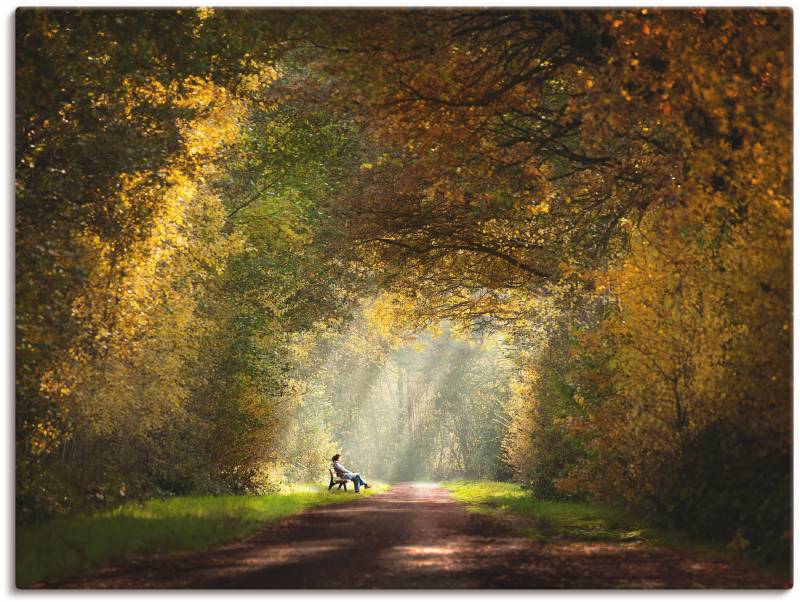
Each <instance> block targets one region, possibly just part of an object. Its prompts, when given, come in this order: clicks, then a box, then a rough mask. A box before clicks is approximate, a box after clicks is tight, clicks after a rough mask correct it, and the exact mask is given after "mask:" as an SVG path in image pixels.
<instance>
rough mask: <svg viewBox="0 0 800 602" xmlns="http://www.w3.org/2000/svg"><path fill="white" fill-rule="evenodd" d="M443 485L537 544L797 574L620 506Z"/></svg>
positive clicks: (485, 485) (488, 484)
mask: <svg viewBox="0 0 800 602" xmlns="http://www.w3.org/2000/svg"><path fill="white" fill-rule="evenodd" d="M442 486H443V487H445V488H447V489H448V490H450V491H451V492H452V494H453V497H454V498H455V499H456V500H458V501H460V502H463V503H464V504H466V505H467V509H468V510H471V511H473V512H480V513H485V514H490V515H494V516H500V517H505V518H508V517H513V518H514V528H515V529H516V530H517V532H519V533H520V534H522V535H526V536H528V537H530V538H532V539H534V540H537V541H557V542H558V541H561V542H571V541H575V542H578V541H606V542H620V543H622V542H643V543H647V544H651V545H656V546H664V547H668V548H671V549H673V550H676V551H680V552H685V553H697V554H702V555H710V556H714V557H721V558H737V559H739V560H743V561H745V562H746V563H747V564H750V565H752V566H754V567H757V568H760V569H763V570H765V571H767V572H770V573H773V574H776V575H780V576H784V577H786V576H790V575H791V563H789V564H788V565H787V564H786V563H783V562H772V563H768V562H765V561H763V560H761V559H759V558H754V557H750V556H747V555H746V554H745V553H744V552H742V551H741V550H738V551H737V550H735V549H729V548H727V547H725V546H723V545H721V544H719V543H713V542H709V541H703V540H700V539H698V538H696V537H692V536H690V535H688V534H686V533H683V532H680V531H673V530H668V529H658V528H654V527H652V526H650V525H648V524H647V523H646V522H645V521H643V520H641V519H639V518H637V517H635V516H632V515H631V514H630V513H628V512H625V511H624V510H621V509H619V508H613V507H611V506H607V505H603V504H594V503H588V502H555V501H547V500H539V499H536V498H535V497H534V496H533V495H532V494H531V493H530V492H527V491H525V490H523V489H522V488H521V487H520V486H519V485H517V484H514V483H504V482H499V481H450V482H445V483H442Z"/></svg>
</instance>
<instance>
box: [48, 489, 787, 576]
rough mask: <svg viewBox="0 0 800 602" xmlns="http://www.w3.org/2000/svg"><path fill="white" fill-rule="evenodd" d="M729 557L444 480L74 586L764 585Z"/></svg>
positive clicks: (113, 570)
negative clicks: (627, 540) (623, 532)
mask: <svg viewBox="0 0 800 602" xmlns="http://www.w3.org/2000/svg"><path fill="white" fill-rule="evenodd" d="M786 585H787V584H785V583H782V582H780V581H779V580H776V579H774V578H771V577H769V576H764V575H762V574H759V573H755V572H753V571H752V570H749V569H746V568H745V567H743V566H740V565H734V564H731V563H728V562H724V561H721V560H714V559H707V558H700V557H689V556H685V555H681V554H677V553H674V552H670V551H667V550H662V549H656V548H652V547H646V546H643V545H641V544H638V545H637V544H600V543H573V544H554V543H535V542H533V541H530V540H528V539H526V538H522V537H518V536H515V535H514V534H513V533H512V532H511V531H510V530H509V529H508V528H507V527H505V526H503V525H501V524H499V523H498V521H497V520H495V519H492V518H490V517H487V516H484V515H480V514H475V513H469V512H466V511H465V510H464V509H463V507H462V506H461V505H460V504H458V503H457V502H454V501H453V500H452V499H451V497H450V495H449V493H448V492H447V491H446V490H444V489H442V488H441V487H437V486H433V485H423V484H408V485H396V486H395V487H393V488H392V490H391V491H390V492H388V493H385V494H380V495H375V496H372V497H370V498H369V499H366V500H361V501H359V502H358V503H353V504H343V505H337V506H329V507H324V508H319V509H314V510H310V511H307V512H304V513H302V514H299V515H296V516H293V517H289V518H286V519H283V520H281V521H278V522H277V523H274V524H273V525H271V526H269V527H268V528H266V529H264V530H263V531H260V532H259V533H257V534H256V535H254V536H252V537H250V538H249V539H247V540H246V541H242V542H236V543H233V544H229V545H226V546H222V547H219V548H215V549H213V550H210V551H207V552H202V553H192V554H181V555H171V556H161V557H153V558H149V559H144V560H138V561H135V562H128V563H126V564H121V565H118V566H112V567H108V568H105V569H102V570H99V571H95V572H93V573H91V574H89V575H86V576H84V577H82V578H79V579H75V580H73V581H70V582H68V583H64V584H59V585H58V586H57V587H69V588H162V589H163V588H204V589H215V588H248V589H260V588H279V589H292V588H333V589H339V588H346V589H353V588H388V589H397V588H610V587H625V588H695V587H712V588H731V587H746V588H754V587H756V588H763V587H786Z"/></svg>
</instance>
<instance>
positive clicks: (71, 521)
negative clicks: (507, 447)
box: [16, 484, 388, 588]
mask: <svg viewBox="0 0 800 602" xmlns="http://www.w3.org/2000/svg"><path fill="white" fill-rule="evenodd" d="M386 489H388V486H387V485H382V484H378V485H376V486H374V487H373V488H372V489H370V490H368V491H363V492H362V494H361V496H362V497H365V496H369V495H373V494H375V493H379V492H381V491H385V490H386ZM358 497H359V496H355V495H353V494H352V493H351V492H348V493H344V492H341V493H340V492H336V491H334V492H331V493H329V492H328V491H327V488H326V487H320V486H316V485H296V486H293V487H289V488H286V489H285V490H283V491H281V492H280V493H276V494H270V495H262V496H235V495H227V496H192V497H188V496H187V497H173V498H167V499H153V500H148V501H145V502H140V503H134V502H131V503H128V504H124V505H122V506H120V507H118V508H115V509H114V510H110V511H106V512H98V513H95V514H92V515H78V516H70V517H63V518H56V519H53V520H51V521H48V522H47V523H43V524H40V525H35V526H25V527H18V528H17V531H16V583H17V587H20V588H24V587H27V586H29V585H31V584H32V583H36V582H39V581H53V580H58V579H63V578H65V577H68V576H70V575H73V574H75V573H78V572H80V571H83V570H86V569H88V568H91V567H94V566H98V565H101V564H104V563H108V562H112V561H117V560H121V559H125V558H130V557H133V556H139V555H142V554H153V553H163V552H179V551H189V550H203V549H207V548H209V547H211V546H213V545H215V544H220V543H223V542H225V541H232V540H236V539H239V538H242V537H244V536H246V535H248V534H250V533H252V532H253V531H255V530H256V529H258V528H259V527H263V526H264V525H266V524H267V523H269V522H271V521H274V520H276V519H279V518H282V517H284V516H287V515H289V514H295V513H297V512H301V511H302V510H305V509H306V508H310V507H312V506H325V505H329V504H337V503H342V502H346V501H350V500H354V499H358Z"/></svg>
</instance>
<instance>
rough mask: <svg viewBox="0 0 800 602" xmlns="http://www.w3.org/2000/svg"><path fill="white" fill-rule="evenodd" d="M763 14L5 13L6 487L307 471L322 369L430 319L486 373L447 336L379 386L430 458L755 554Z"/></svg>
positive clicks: (175, 482)
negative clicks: (13, 286)
mask: <svg viewBox="0 0 800 602" xmlns="http://www.w3.org/2000/svg"><path fill="white" fill-rule="evenodd" d="M791 25H792V24H791V15H790V13H789V12H788V11H785V10H737V11H733V10H716V9H715V10H705V9H696V10H694V9H693V10H683V9H681V10H654V9H640V10H568V11H566V10H549V9H548V10H511V9H503V10H500V9H497V10H414V11H355V10H347V11H330V12H325V11H309V12H304V11H274V12H270V11H234V10H230V11H228V10H205V9H203V10H188V9H183V10H170V11H125V12H114V11H80V10H77V11H56V10H22V11H20V12H19V13H18V16H17V114H16V142H17V155H16V161H17V163H16V165H17V169H16V183H17V197H16V228H17V230H16V243H17V264H16V268H17V280H16V282H17V400H16V403H17V405H16V429H17V441H16V444H17V501H18V515H19V516H20V517H22V518H26V519H33V518H35V517H37V516H43V515H47V514H50V513H53V512H61V511H69V510H73V509H75V508H80V507H82V506H83V505H85V504H87V503H97V502H98V500H104V501H114V500H118V499H120V498H121V497H125V496H131V495H133V496H145V495H152V494H154V493H165V492H166V493H169V492H178V491H231V490H233V491H253V490H256V491H257V490H264V489H266V488H269V487H270V486H272V485H274V484H275V483H276V482H278V481H280V480H281V479H282V478H284V477H285V476H286V475H289V474H291V475H293V476H294V477H296V478H300V477H302V476H303V475H309V476H313V478H317V476H316V475H317V474H318V471H319V469H320V466H319V465H320V464H321V463H322V462H324V458H325V455H326V454H327V453H328V451H329V450H330V449H332V448H333V447H334V446H339V445H341V443H342V441H341V440H340V439H337V437H341V433H342V432H344V430H343V429H345V428H346V427H347V425H348V424H356V422H357V421H358V420H359V418H358V416H359V415H361V414H363V415H364V416H367V415H368V414H369V412H367V410H365V409H364V408H362V406H360V405H358V403H356V401H352V399H354V398H352V399H351V401H345V400H344V399H345V398H346V397H347V395H351V397H352V395H353V393H354V391H355V389H353V387H355V386H356V385H355V384H353V383H354V382H355V381H356V380H358V379H367V380H369V379H370V378H373V377H374V376H375V374H377V372H376V371H380V370H382V369H383V368H381V367H380V366H382V365H383V364H381V362H385V361H388V360H386V358H389V357H394V358H395V359H394V360H392V361H394V362H395V363H397V362H398V361H399V362H400V364H402V360H398V359H397V358H398V357H400V356H392V353H394V352H396V351H397V349H398V348H399V347H400V346H402V344H404V343H402V341H403V336H402V335H400V334H398V333H400V332H401V331H403V330H413V329H419V328H424V327H437V325H440V324H441V323H443V322H446V323H447V324H448V329H452V331H453V332H454V333H456V332H457V333H461V336H464V337H466V338H465V340H466V339H469V337H470V336H473V337H477V336H478V333H480V334H482V335H486V334H487V333H490V335H491V337H494V338H493V340H495V341H500V343H498V344H500V345H501V346H502V348H503V349H504V353H505V356H506V358H507V359H508V360H509V361H510V362H511V363H512V364H513V367H514V369H513V370H510V371H508V372H502V373H503V374H504V375H507V380H506V381H504V382H503V383H499V382H495V381H494V380H492V379H491V378H489V376H488V375H490V374H492V373H495V374H498V373H500V372H501V371H500V369H499V368H497V367H496V366H495V365H494V364H493V363H492V362H494V361H495V360H494V359H491V360H490V359H487V358H489V357H494V356H487V355H485V354H481V353H478V352H477V351H475V349H476V348H474V347H470V346H469V345H467V344H466V343H465V346H464V347H458V346H456V348H458V349H460V350H461V351H459V352H458V354H455V355H453V356H452V365H450V366H449V368H448V370H449V372H447V374H448V375H449V376H447V378H451V379H454V380H453V382H454V383H455V382H458V383H459V384H458V386H459V387H462V386H463V387H465V390H468V391H470V393H469V394H468V395H465V396H461V397H459V396H457V395H449V394H448V393H447V391H448V388H447V387H443V388H441V389H436V391H439V392H438V393H430V394H429V395H428V397H427V398H425V399H426V400H427V401H425V402H424V403H422V402H420V404H419V405H417V406H413V404H412V403H411V402H410V401H409V405H408V407H409V408H410V407H412V406H413V407H416V408H417V409H418V415H417V418H415V419H414V421H412V420H411V419H410V418H409V421H410V422H409V423H408V424H407V425H406V426H407V427H408V428H405V429H404V430H403V432H406V433H409V435H404V436H409V437H410V434H411V433H412V432H414V433H416V432H419V433H423V432H424V433H427V434H426V435H425V437H427V439H425V441H427V443H426V445H428V447H429V448H430V449H429V450H428V451H427V452H425V453H429V454H432V453H433V451H435V450H439V451H440V452H441V453H439V455H438V456H437V457H438V458H439V460H438V461H439V462H440V464H439V465H438V466H439V470H440V472H441V474H447V475H450V474H458V473H461V474H472V475H473V476H475V475H480V476H502V475H503V474H505V473H507V472H508V471H510V472H511V473H513V475H514V477H515V478H516V479H518V480H520V481H521V482H523V483H525V484H527V485H528V486H529V487H530V488H531V489H532V490H533V492H534V493H535V494H536V495H539V496H544V497H571V498H592V499H597V500H604V501H608V502H612V503H615V504H620V505H625V506H628V507H630V508H633V509H635V510H637V511H639V512H641V513H644V514H647V515H648V516H650V517H651V518H652V519H653V520H656V521H660V522H663V523H665V524H671V525H674V526H680V527H683V528H688V529H691V530H693V531H695V532H698V533H702V534H703V535H705V536H708V537H710V538H716V539H719V540H721V541H723V542H724V543H728V544H730V545H731V546H732V547H738V548H751V549H754V550H756V551H758V552H760V553H762V554H764V555H771V556H775V557H782V556H783V555H785V551H786V550H787V549H788V546H789V545H790V509H791V508H790V506H791V497H790V464H791V462H790V451H791V437H792V432H791V426H790V425H791V378H792V374H791V351H792V349H791V335H792V325H791V286H792V262H791V251H792V244H791V239H792V231H791V218H792V205H791V181H792V172H791V157H792V137H791V129H792V105H791V103H792V98H791V89H792V64H791V43H790V42H791ZM365 308H367V309H365ZM364 320H367V322H366V325H365V322H364ZM448 332H450V330H448ZM468 333H472V334H471V335H470V334H468ZM357 341H361V343H357ZM437 344H438V343H431V345H433V347H431V349H434V351H432V352H431V353H432V356H431V358H429V360H430V361H431V362H432V361H433V359H435V357H438V356H439V355H442V356H443V354H445V351H444V349H445V347H442V349H441V350H440V351H438V352H437V351H435V350H436V349H438V348H437V347H436V345H437ZM348 345H351V346H352V348H350V349H348V347H347V346H348ZM359 345H360V346H359ZM371 346H374V347H371ZM425 353H428V352H425ZM448 353H450V352H449V351H448ZM453 353H455V352H453ZM437 354H438V355H437ZM459 354H460V355H459ZM423 356H424V354H423ZM448 357H450V356H448ZM337 358H338V359H337ZM334 360H336V361H337V362H338V364H337V366H339V367H340V368H342V369H344V370H347V371H348V374H349V375H350V376H352V377H353V378H352V380H353V382H351V383H350V384H348V385H347V386H346V385H345V383H344V381H343V380H342V379H341V378H340V375H339V374H337V375H331V374H328V373H326V372H325V366H326V365H327V366H328V367H330V366H331V365H332V364H331V362H332V361H334ZM426 361H428V360H426ZM326 362H327V364H326ZM469 362H472V363H473V364H474V365H475V366H476V368H475V372H474V373H472V374H471V373H470V371H469V369H468V367H467V366H468V363H469ZM400 364H398V365H400ZM434 364H435V363H431V366H433V365H434ZM440 364H441V362H440ZM440 364H435V365H436V366H438V367H437V368H436V369H437V370H442V371H445V368H446V366H444V365H440ZM480 366H482V367H480ZM504 370H505V369H504ZM414 374H415V378H418V379H419V380H418V382H419V383H427V382H428V381H426V380H425V375H424V374H423V373H421V372H419V371H418V372H415V373H414ZM359 386H360V385H359ZM399 386H400V385H398V387H399ZM426 386H427V385H426ZM431 386H433V385H431ZM437 386H438V385H437ZM453 386H454V387H455V385H453ZM347 387H350V388H347ZM420 387H422V385H421V384H420ZM452 388H453V387H450V389H452ZM367 390H368V389H363V390H362V395H361V397H362V398H363V397H364V396H365V395H367V394H366V393H365V392H364V391H367ZM420 390H421V389H420ZM430 390H431V391H433V390H434V389H430ZM398 391H399V389H398ZM355 397H358V395H356V396H355ZM349 399H350V398H349ZM359 403H360V402H359ZM337 404H339V405H337ZM375 407H377V406H375ZM387 407H388V406H387ZM403 407H405V406H403ZM336 408H339V409H340V410H341V411H342V412H347V416H349V417H350V418H348V420H349V422H347V421H346V422H339V423H337V422H336V420H337V419H338V418H336V417H337V416H340V414H339V413H337V412H336V411H335V410H336ZM343 415H344V414H342V416H343ZM369 415H370V416H372V418H370V419H369V420H372V421H373V422H371V423H370V424H371V425H372V426H371V428H372V429H373V430H375V431H377V432H384V431H385V432H386V433H389V434H387V435H386V437H390V436H391V435H390V433H391V432H393V431H391V429H389V430H386V429H388V428H389V425H390V424H391V423H393V422H396V421H397V420H402V418H401V417H400V418H399V416H400V414H391V417H387V416H389V415H390V414H380V413H375V414H369ZM466 415H473V416H474V415H479V416H481V420H479V421H477V422H475V423H474V424H473V423H468V422H463V423H459V422H457V421H454V418H453V417H454V416H466ZM381 416H383V417H381ZM420 416H424V419H423V418H419V417H420ZM342 420H343V419H342ZM364 420H366V418H365V419H364ZM364 424H366V423H364ZM487 424H491V425H493V426H492V427H491V428H489V427H487V426H486V425H487ZM454 425H460V426H458V428H456V426H454ZM497 425H499V426H497ZM395 426H396V425H395ZM354 428H356V427H354ZM381 429H384V430H381ZM413 429H419V431H414V430H413ZM497 429H500V430H499V431H498V430H497ZM348 432H349V431H348ZM398 432H400V431H398ZM376 445H377V443H376ZM365 449H366V448H365ZM370 449H373V448H370ZM374 449H378V448H377V447H376V448H374ZM381 449H383V448H381ZM376 453H377V452H376ZM381 453H384V452H381ZM386 453H389V452H386ZM365 454H366V452H365ZM476 455H480V456H486V457H490V458H491V460H485V458H484V459H481V460H480V461H477V460H476ZM366 457H367V456H366V455H365V458H366ZM409 457H411V456H409ZM427 457H433V456H426V458H427ZM484 460H485V461H484ZM365 461H367V460H366V459H365ZM409 461H411V460H409ZM413 461H426V460H425V458H418V459H416V460H413ZM378 465H379V464H376V465H375V466H378ZM380 466H383V465H380ZM323 470H324V468H323Z"/></svg>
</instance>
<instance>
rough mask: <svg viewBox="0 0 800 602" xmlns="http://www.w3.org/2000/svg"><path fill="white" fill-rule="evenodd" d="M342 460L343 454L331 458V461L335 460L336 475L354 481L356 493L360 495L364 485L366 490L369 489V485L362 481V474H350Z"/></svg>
mask: <svg viewBox="0 0 800 602" xmlns="http://www.w3.org/2000/svg"><path fill="white" fill-rule="evenodd" d="M341 458H342V455H341V454H336V455H335V456H334V457H333V458H331V460H333V469H334V470H335V471H336V474H338V475H339V476H340V477H342V478H343V479H349V480H350V481H353V486H354V487H355V488H356V493H360V492H359V490H358V489H359V487H361V486H362V485H363V486H364V489H369V483H367V482H366V481H365V480H364V479H362V478H361V475H360V474H358V473H355V472H350V471H349V470H347V469H346V468H345V467H344V466H342V463H341V462H340V460H341Z"/></svg>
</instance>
